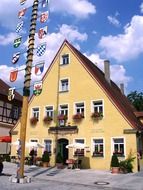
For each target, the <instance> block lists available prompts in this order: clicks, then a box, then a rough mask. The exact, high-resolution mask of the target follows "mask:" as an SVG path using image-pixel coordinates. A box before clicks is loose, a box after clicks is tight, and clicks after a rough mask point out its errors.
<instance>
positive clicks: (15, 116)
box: [13, 106, 19, 119]
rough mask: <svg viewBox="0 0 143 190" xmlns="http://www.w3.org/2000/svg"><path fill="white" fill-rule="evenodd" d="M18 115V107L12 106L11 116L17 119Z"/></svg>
mask: <svg viewBox="0 0 143 190" xmlns="http://www.w3.org/2000/svg"><path fill="white" fill-rule="evenodd" d="M18 116H19V109H18V107H16V106H14V107H13V118H14V119H18Z"/></svg>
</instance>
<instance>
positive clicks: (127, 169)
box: [119, 153, 135, 173]
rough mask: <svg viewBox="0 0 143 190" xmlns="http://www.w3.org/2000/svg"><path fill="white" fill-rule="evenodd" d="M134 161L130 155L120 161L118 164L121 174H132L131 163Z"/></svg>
mask: <svg viewBox="0 0 143 190" xmlns="http://www.w3.org/2000/svg"><path fill="white" fill-rule="evenodd" d="M134 159H135V157H133V155H132V154H131V153H130V154H129V156H128V158H127V159H125V160H122V161H120V163H119V166H120V170H121V171H122V172H123V173H131V172H133V161H134Z"/></svg>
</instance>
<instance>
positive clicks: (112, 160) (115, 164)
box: [110, 153, 119, 167]
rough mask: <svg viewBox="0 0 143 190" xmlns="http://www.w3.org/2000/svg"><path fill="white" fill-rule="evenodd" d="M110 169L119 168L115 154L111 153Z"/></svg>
mask: <svg viewBox="0 0 143 190" xmlns="http://www.w3.org/2000/svg"><path fill="white" fill-rule="evenodd" d="M110 165H111V167H119V159H118V157H117V155H116V154H115V153H113V155H112V159H111V164H110Z"/></svg>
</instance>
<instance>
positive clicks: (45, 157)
mask: <svg viewBox="0 0 143 190" xmlns="http://www.w3.org/2000/svg"><path fill="white" fill-rule="evenodd" d="M42 162H43V167H48V166H49V162H50V156H49V153H48V151H46V150H45V151H44V153H43V155H42Z"/></svg>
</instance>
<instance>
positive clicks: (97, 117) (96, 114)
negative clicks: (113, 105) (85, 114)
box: [91, 112, 103, 119]
mask: <svg viewBox="0 0 143 190" xmlns="http://www.w3.org/2000/svg"><path fill="white" fill-rule="evenodd" d="M91 117H92V118H93V119H99V118H102V117H103V113H102V112H93V113H92V114H91Z"/></svg>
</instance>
